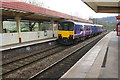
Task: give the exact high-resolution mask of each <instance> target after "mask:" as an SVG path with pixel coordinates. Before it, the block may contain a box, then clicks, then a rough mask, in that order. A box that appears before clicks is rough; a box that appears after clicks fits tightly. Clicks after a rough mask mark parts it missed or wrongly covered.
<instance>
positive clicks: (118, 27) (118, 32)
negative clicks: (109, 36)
mask: <svg viewBox="0 0 120 80" xmlns="http://www.w3.org/2000/svg"><path fill="white" fill-rule="evenodd" d="M116 32H117V36H120V22H119V23H118V24H117V25H116Z"/></svg>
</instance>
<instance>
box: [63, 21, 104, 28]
mask: <svg viewBox="0 0 120 80" xmlns="http://www.w3.org/2000/svg"><path fill="white" fill-rule="evenodd" d="M63 22H73V23H74V24H78V25H91V26H99V27H103V25H99V24H90V23H82V22H76V21H73V20H65V21H63Z"/></svg>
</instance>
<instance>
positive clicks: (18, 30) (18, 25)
mask: <svg viewBox="0 0 120 80" xmlns="http://www.w3.org/2000/svg"><path fill="white" fill-rule="evenodd" d="M15 20H16V27H17V32H18V38H19V43H21V42H22V40H21V34H20V33H21V27H20V20H21V18H20V17H15Z"/></svg>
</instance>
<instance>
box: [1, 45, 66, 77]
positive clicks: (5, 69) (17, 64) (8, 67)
mask: <svg viewBox="0 0 120 80" xmlns="http://www.w3.org/2000/svg"><path fill="white" fill-rule="evenodd" d="M63 49H65V47H61V46H58V45H56V46H54V47H52V48H49V49H46V50H44V51H41V52H39V53H38V52H37V53H36V54H32V55H29V56H25V57H23V58H20V59H18V60H14V61H11V62H8V63H5V64H3V65H2V75H3V76H4V75H6V74H9V73H11V72H13V71H15V70H17V69H19V68H22V67H24V66H27V65H29V64H32V63H34V62H36V61H38V60H41V59H43V58H45V57H48V56H51V55H53V54H55V53H57V52H59V51H60V50H63Z"/></svg>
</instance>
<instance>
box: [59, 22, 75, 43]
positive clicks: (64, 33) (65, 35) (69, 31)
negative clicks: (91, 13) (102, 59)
mask: <svg viewBox="0 0 120 80" xmlns="http://www.w3.org/2000/svg"><path fill="white" fill-rule="evenodd" d="M73 35H74V23H71V22H61V23H59V26H58V42H59V43H61V44H66V45H67V44H72V42H73V39H74V36H73Z"/></svg>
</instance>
